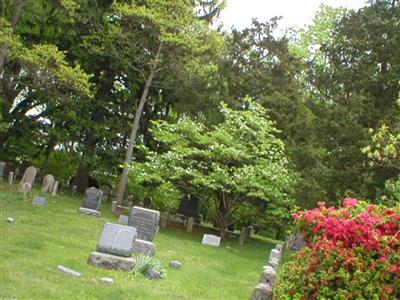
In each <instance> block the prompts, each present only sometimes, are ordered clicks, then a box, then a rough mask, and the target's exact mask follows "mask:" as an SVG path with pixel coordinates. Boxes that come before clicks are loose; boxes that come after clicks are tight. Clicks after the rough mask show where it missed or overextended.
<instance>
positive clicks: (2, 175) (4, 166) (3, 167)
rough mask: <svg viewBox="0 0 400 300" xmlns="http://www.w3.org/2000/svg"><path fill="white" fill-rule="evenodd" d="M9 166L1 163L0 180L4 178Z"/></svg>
mask: <svg viewBox="0 0 400 300" xmlns="http://www.w3.org/2000/svg"><path fill="white" fill-rule="evenodd" d="M6 166H7V164H6V163H5V162H4V161H0V180H1V179H3V177H4V172H5V170H6Z"/></svg>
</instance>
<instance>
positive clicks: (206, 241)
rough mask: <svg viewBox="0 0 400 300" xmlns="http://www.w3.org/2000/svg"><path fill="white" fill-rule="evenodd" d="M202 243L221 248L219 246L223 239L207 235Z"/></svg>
mask: <svg viewBox="0 0 400 300" xmlns="http://www.w3.org/2000/svg"><path fill="white" fill-rule="evenodd" d="M201 243H202V244H204V245H210V246H216V247H219V244H220V243H221V238H220V237H219V236H216V235H213V234H205V235H204V236H203V240H202V242H201Z"/></svg>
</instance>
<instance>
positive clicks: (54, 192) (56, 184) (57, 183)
mask: <svg viewBox="0 0 400 300" xmlns="http://www.w3.org/2000/svg"><path fill="white" fill-rule="evenodd" d="M59 184H60V183H59V182H58V181H56V182H55V183H54V185H53V189H52V192H51V195H52V196H55V195H57V191H58V185H59Z"/></svg>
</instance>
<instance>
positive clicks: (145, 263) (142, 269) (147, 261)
mask: <svg viewBox="0 0 400 300" xmlns="http://www.w3.org/2000/svg"><path fill="white" fill-rule="evenodd" d="M134 258H135V261H136V264H135V267H134V268H133V269H132V272H133V274H134V275H135V276H138V275H144V274H145V273H146V271H147V270H148V269H153V270H156V271H158V272H159V273H160V277H161V278H166V277H167V270H166V269H165V266H164V265H163V264H162V263H161V261H160V260H158V259H157V258H155V257H152V256H150V255H147V254H145V253H139V254H138V255H135V256H134Z"/></svg>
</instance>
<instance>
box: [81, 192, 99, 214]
mask: <svg viewBox="0 0 400 300" xmlns="http://www.w3.org/2000/svg"><path fill="white" fill-rule="evenodd" d="M102 197H103V192H102V191H100V190H98V189H96V188H95V187H91V188H88V189H86V191H85V195H84V196H83V204H82V207H85V208H89V209H94V210H99V209H100V205H101V200H102Z"/></svg>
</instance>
